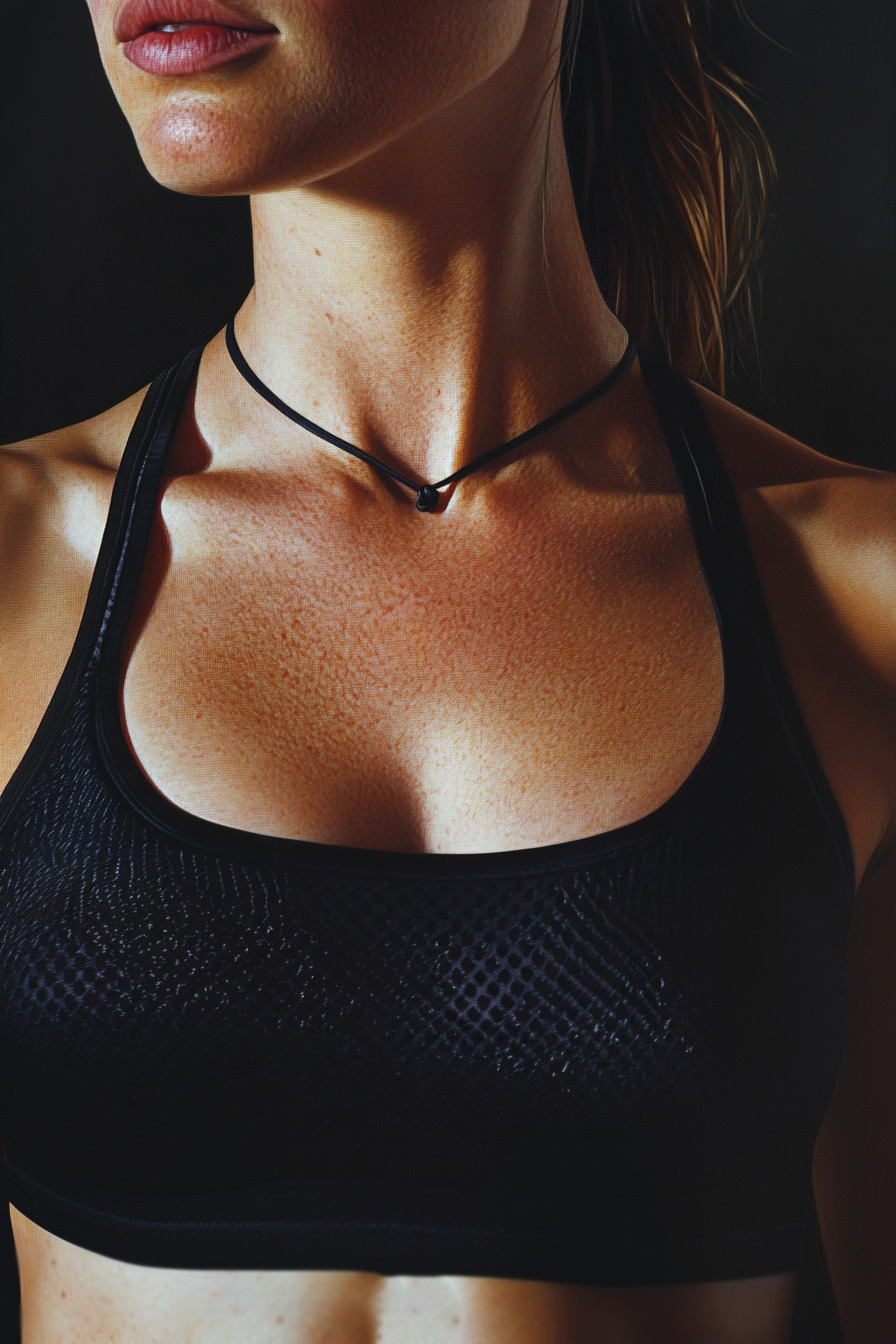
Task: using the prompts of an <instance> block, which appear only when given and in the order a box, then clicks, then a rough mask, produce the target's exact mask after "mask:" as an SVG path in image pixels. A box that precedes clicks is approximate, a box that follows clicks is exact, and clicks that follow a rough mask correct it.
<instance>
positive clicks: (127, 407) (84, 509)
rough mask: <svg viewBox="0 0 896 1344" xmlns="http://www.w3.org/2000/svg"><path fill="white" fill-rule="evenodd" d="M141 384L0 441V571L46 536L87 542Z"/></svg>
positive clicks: (31, 555) (26, 557) (33, 554)
mask: <svg viewBox="0 0 896 1344" xmlns="http://www.w3.org/2000/svg"><path fill="white" fill-rule="evenodd" d="M145 392H146V389H145V388H142V389H141V390H140V391H139V392H135V393H134V394H133V395H131V396H129V397H126V398H125V399H124V400H123V401H120V402H118V403H117V404H116V405H114V406H111V407H109V408H108V409H107V410H105V411H103V412H101V413H100V414H99V415H96V416H92V417H91V418H90V419H87V420H83V421H80V422H78V423H77V424H72V425H66V426H64V427H63V428H61V429H55V430H51V431H49V432H48V433H44V434H37V435H35V436H34V437H32V438H27V439H21V440H19V441H17V442H15V443H5V444H0V572H2V573H3V574H5V575H7V576H9V575H10V573H11V572H14V571H15V570H20V569H21V568H22V566H23V565H26V564H30V563H34V561H35V560H36V559H37V552H38V551H39V550H40V548H41V546H43V545H45V544H46V543H47V542H48V541H49V540H51V539H52V540H53V541H54V542H55V543H56V544H57V545H61V546H62V547H63V549H65V548H67V547H68V546H69V545H71V546H73V547H74V549H75V550H81V549H84V548H85V547H87V548H88V549H89V542H88V538H89V537H91V536H93V535H95V533H96V527H95V524H96V523H97V522H98V521H99V524H100V532H101V531H102V519H101V517H100V516H101V515H102V518H104V516H105V507H106V506H107V504H108V499H109V495H110V493H111V487H112V482H113V481H114V478H115V473H116V471H117V470H118V466H119V464H120V462H121V456H122V453H123V451H124V446H125V443H126V442H127V438H128V434H129V432H130V429H131V426H132V425H133V422H134V419H135V418H136V415H137V412H138V411H139V409H140V404H141V402H142V400H143V397H144V395H145ZM4 587H5V588H7V590H8V584H5V585H4Z"/></svg>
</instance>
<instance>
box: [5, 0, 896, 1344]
mask: <svg viewBox="0 0 896 1344" xmlns="http://www.w3.org/2000/svg"><path fill="white" fill-rule="evenodd" d="M747 8H748V11H749V14H750V17H751V18H752V20H753V21H754V23H755V24H756V25H758V27H759V28H760V29H761V30H762V32H761V33H758V32H756V31H755V30H751V29H749V28H745V27H743V26H742V25H740V24H738V23H735V22H734V20H733V19H732V16H731V5H730V0H716V3H715V5H714V17H713V23H712V31H713V35H714V38H715V41H716V43H717V45H718V46H719V48H720V49H721V51H722V53H723V54H724V55H725V56H727V57H728V59H729V61H730V63H731V64H732V65H733V66H734V68H735V69H737V70H738V71H739V72H740V73H742V74H744V75H746V76H747V77H748V78H749V79H750V80H751V81H752V82H753V84H754V85H755V86H756V97H755V98H754V102H753V105H754V108H755V110H756V111H757V113H758V115H759V117H760V119H761V121H762V123H763V125H764V127H765V129H766V131H767V133H768V135H769V137H770V139H771V142H772V145H773V148H774V150H775V153H776V155H777V158H778V162H779V167H780V181H779V183H778V185H777V186H776V188H775V189H774V192H773V205H772V219H771V221H770V227H769V235H768V243H767V249H766V257H765V260H764V262H763V266H762V296H763V297H762V304H761V314H760V323H759V352H760V353H759V363H758V365H756V364H755V363H754V364H753V365H752V366H751V367H750V368H749V371H748V372H747V373H744V372H740V373H739V374H738V377H737V379H736V381H734V382H733V383H732V385H731V387H730V388H729V391H728V395H729V397H730V399H731V400H732V401H734V402H736V403H737V404H739V405H741V406H743V407H744V408H745V409H746V410H748V411H751V412H752V413H753V414H755V415H758V416H760V417H761V418H762V419H764V420H767V421H769V422H770V423H772V424H774V425H776V426H778V427H780V428H781V429H784V430H786V431H787V432H788V433H790V434H793V435H795V436H796V437H797V438H798V439H801V440H803V441H804V442H806V443H809V444H811V446H812V447H814V448H817V449H819V450H821V451H822V452H825V453H828V454H830V455H831V456H833V457H838V458H842V459H844V460H847V461H853V462H858V463H863V464H866V465H869V466H885V467H888V468H890V469H893V468H894V466H896V456H894V448H893V445H894V442H896V434H894V430H896V379H894V376H893V375H894V367H896V365H894V358H893V356H894V344H896V341H894V335H896V324H894V311H896V306H894V291H896V247H894V221H896V208H894V198H896V189H894V188H896V173H894V168H893V163H894V159H896V155H894V141H896V135H894V120H896V115H894V106H893V99H892V89H893V86H894V70H893V55H892V53H893V50H894V43H893V38H894V26H896V25H894V19H893V14H894V9H893V6H892V4H891V0H865V2H864V3H863V4H862V5H860V6H856V7H855V8H853V9H851V10H849V11H848V12H847V11H846V10H844V8H843V6H842V5H834V4H824V3H822V4H819V3H817V0H789V3H788V4H786V5H784V6H781V5H780V3H779V0H747ZM3 36H4V40H3V43H2V44H0V47H2V70H0V74H2V77H3V86H2V87H3V94H2V108H3V117H2V131H0V134H2V171H3V185H4V188H5V192H4V212H3V225H4V227H3V247H2V249H0V377H2V383H0V441H3V442H9V441H11V440H14V439H17V438H22V437H27V436H30V435H32V434H36V433H39V432H41V431H43V430H48V429H54V428H58V427H59V426H62V425H66V424H71V423H74V422H76V421H78V420H81V419H84V418H86V417H87V416H89V415H94V414H96V413H97V412H99V411H101V410H104V409H106V408H107V407H108V406H110V405H112V404H113V403H115V402H117V401H120V400H121V399H122V398H123V397H125V396H127V395H129V394H130V393H131V392H133V391H135V390H136V389H137V388H139V387H141V386H143V385H144V384H145V383H147V382H149V380H150V379H151V378H152V377H153V376H154V375H155V374H156V373H157V372H159V371H160V370H161V369H162V368H165V367H167V366H168V365H169V364H171V363H173V362H174V361H175V360H176V359H178V358H179V357H180V356H181V355H182V354H183V353H185V352H186V350H188V349H189V348H191V347H192V346H193V345H195V344H197V343H199V342H200V341H204V340H206V339H208V338H209V337H210V336H211V335H212V334H213V333H214V332H215V331H216V330H217V329H218V328H219V327H221V326H222V325H223V323H224V321H225V320H226V318H227V316H228V315H229V314H230V313H231V312H232V311H233V310H234V309H235V308H236V307H237V306H238V305H239V303H240V302H241V300H242V298H243V296H244V295H245V293H246V291H247V290H248V288H249V286H250V284H251V281H252V271H251V258H250V255H249V246H248V243H249V239H248V210H247V204H246V202H245V200H243V199H220V200H206V199H198V198H191V197H186V196H178V195H175V194H174V193H172V192H169V191H166V190H165V189H164V188H162V187H159V186H158V185H157V184H156V183H154V182H153V181H152V179H151V178H150V177H149V176H148V174H147V173H146V171H145V170H144V168H143V167H142V165H141V163H140V160H139V158H138V156H137V153H136V150H135V148H134V144H133V141H132V138H131V135H130V132H129V130H128V128H127V125H126V123H125V121H124V119H123V118H122V116H121V113H120V112H119V110H118V107H117V105H116V103H115V100H114V98H113V96H112V93H111V91H110V89H109V88H108V86H107V84H106V81H105V77H104V75H103V73H102V69H101V66H100V62H99V57H98V55H97V52H96V47H95V44H94V40H93V34H92V30H91V27H90V23H89V19H88V15H87V7H86V4H85V3H84V0H41V3H40V4H27V5H26V4H23V5H19V6H12V5H9V6H6V7H5V10H4V33H3ZM61 1120H62V1118H61ZM4 1312H5V1313H6V1315H5V1317H4V1315H3V1313H4ZM16 1319H17V1275H16V1266H15V1254H14V1248H13V1245H12V1239H11V1232H10V1229H9V1223H8V1217H7V1216H6V1215H5V1214H4V1213H2V1212H0V1340H2V1341H4V1344H5V1341H6V1340H10V1341H14V1340H17V1339H18V1329H17V1326H16V1324H15V1321H16ZM841 1338H842V1337H841V1335H840V1332H839V1328H838V1326H837V1323H836V1311H835V1309H834V1306H833V1299H832V1296H831V1292H830V1285H829V1282H828V1280H827V1275H826V1271H825V1269H824V1259H823V1253H822V1252H821V1249H820V1244H819V1246H818V1249H817V1254H816V1257H815V1259H814V1261H813V1263H812V1264H811V1265H810V1266H808V1267H807V1269H806V1271H805V1273H804V1274H802V1275H801V1277H800V1280H799V1292H798V1301H797V1310H796V1320H795V1324H794V1332H793V1341H794V1344H797V1341H799V1344H839V1341H840V1339H841Z"/></svg>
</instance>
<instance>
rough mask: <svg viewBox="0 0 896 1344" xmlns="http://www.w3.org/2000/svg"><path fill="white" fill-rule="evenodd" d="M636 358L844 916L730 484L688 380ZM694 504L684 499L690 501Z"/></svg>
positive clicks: (818, 790)
mask: <svg viewBox="0 0 896 1344" xmlns="http://www.w3.org/2000/svg"><path fill="white" fill-rule="evenodd" d="M639 361H640V363H641V367H642V370H643V372H644V377H645V380H646V382H647V384H648V387H649V388H650V389H651V392H652V395H653V400H654V405H655V407H656V409H657V413H658V415H659V417H660V419H661V420H662V421H663V422H664V423H663V429H664V432H665V434H666V441H667V443H668V444H669V450H670V452H671V453H672V455H673V457H674V458H675V460H676V463H677V466H678V469H679V474H680V476H681V479H682V485H683V488H684V490H685V496H686V498H688V496H689V495H690V496H692V497H696V496H697V495H698V494H699V495H700V496H701V497H702V499H703V502H704V509H703V510H700V509H692V513H691V521H692V525H693V530H694V537H695V542H696V544H697V547H698V550H699V551H700V555H701V560H702V562H703V564H704V569H705V573H706V576H707V584H708V587H709V589H710V592H711V593H712V594H713V596H714V598H715V600H716V601H717V604H718V610H719V617H720V624H721V626H722V632H723V638H727V639H728V641H729V647H732V648H734V647H735V646H736V648H737V663H738V672H739V673H740V675H742V676H744V677H746V678H748V679H749V678H757V679H758V678H761V679H762V680H763V682H764V684H765V687H766V690H767V692H768V694H769V696H770V698H771V701H772V703H773V704H774V705H775V706H776V708H777V712H778V715H779V718H780V721H781V723H782V724H783V726H784V728H785V730H786V732H787V733H788V735H789V737H790V742H791V746H792V748H793V750H794V753H795V755H796V757H797V759H798V760H799V762H800V764H801V766H802V769H803V771H804V773H805V775H806V778H807V780H808V782H809V784H810V786H811V788H812V790H813V791H814V793H815V797H816V800H817V802H818V805H819V807H820V808H821V810H822V812H823V814H824V815H825V817H826V819H827V822H828V825H829V827H830V829H831V832H832V835H833V839H834V842H835V847H836V849H837V851H838V854H839V857H840V869H841V871H840V876H841V881H842V889H843V891H844V894H845V898H846V901H847V902H848V909H845V910H844V917H845V918H847V919H848V918H849V916H850V914H851V908H852V901H853V897H854V894H855V885H856V872H855V859H854V856H853V852H852V842H851V840H850V837H849V832H848V830H847V827H846V822H845V820H844V817H843V813H842V810H841V808H840V805H839V803H838V802H837V799H836V797H835V795H834V793H833V790H832V789H831V786H830V783H829V781H828V778H827V775H826V773H825V771H824V769H823V768H822V765H821V761H820V760H819V757H818V753H817V752H816V749H815V745H814V743H813V741H812V738H811V736H810V734H809V729H808V726H807V724H806V721H805V719H804V717H803V713H802V710H801V708H800V705H799V701H798V700H797V698H796V694H795V692H794V689H793V683H792V682H791V679H790V675H789V673H788V671H787V667H786V664H785V662H784V658H783V654H782V652H781V646H780V644H779V641H778V637H777V634H776V633H775V628H774V625H773V624H772V619H771V613H770V611H769V606H768V602H767V600H766V596H765V592H764V590H763V587H762V581H761V579H760V576H759V570H758V568H757V565H756V559H755V556H754V553H753V548H752V545H751V543H750V538H749V533H748V532H747V527H746V523H745V522H744V516H743V512H742V510H741V507H740V504H739V503H738V499H737V494H736V491H735V488H734V485H733V483H732V481H731V478H730V476H729V474H728V471H727V469H726V467H725V464H724V462H723V461H722V458H721V455H720V453H719V450H718V447H717V445H716V443H715V438H714V435H713V433H712V430H711V428H710V426H709V422H708V420H707V418H706V413H705V411H704V409H703V406H702V404H701V402H700V400H699V397H698V395H697V393H696V391H695V390H694V387H693V385H692V383H691V382H690V380H689V379H688V378H686V377H685V376H684V375H683V374H681V373H679V372H677V371H676V370H674V369H673V368H672V367H671V366H670V365H668V364H665V363H663V362H662V361H660V360H657V359H654V358H650V357H648V356H645V355H643V354H639ZM693 502H694V499H693V498H691V499H689V500H688V503H689V506H690V505H691V504H692V503H693Z"/></svg>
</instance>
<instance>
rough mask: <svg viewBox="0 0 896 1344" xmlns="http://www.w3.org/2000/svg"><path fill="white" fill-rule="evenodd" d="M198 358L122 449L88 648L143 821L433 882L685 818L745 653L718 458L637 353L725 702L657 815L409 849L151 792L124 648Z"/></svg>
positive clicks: (728, 724)
mask: <svg viewBox="0 0 896 1344" xmlns="http://www.w3.org/2000/svg"><path fill="white" fill-rule="evenodd" d="M201 354H202V348H201V347H199V348H197V349H196V350H193V351H191V352H190V354H189V355H187V356H186V357H185V359H184V360H183V361H182V362H181V364H180V365H179V366H177V367H176V369H173V370H169V371H168V373H169V374H173V375H174V376H173V377H172V378H171V380H170V383H169V386H168V387H167V388H166V389H163V388H156V386H155V384H154V385H153V387H152V388H151V389H150V391H149V392H148V393H147V400H148V401H149V402H150V408H149V409H150V410H151V411H155V414H154V415H152V414H151V415H150V422H151V423H150V424H149V425H141V424H140V423H139V418H138V422H135V425H134V428H133V430H132V433H131V436H130V438H129V440H128V444H127V447H126V450H125V456H126V457H127V458H128V459H132V458H134V457H135V454H134V451H133V450H134V448H135V446H136V445H137V444H139V443H141V442H143V443H145V441H146V440H147V439H150V440H151V442H150V447H149V451H143V452H140V453H137V454H136V459H137V461H136V462H135V465H137V466H138V480H137V482H136V484H135V488H134V490H133V507H132V511H131V517H130V519H129V520H128V523H127V534H126V536H125V540H124V544H123V546H122V550H121V562H120V567H119V574H118V576H117V578H116V583H115V585H114V588H113V593H112V596H111V598H110V602H109V609H108V610H107V613H106V621H105V622H104V626H103V630H102V633H101V637H100V640H99V642H98V645H97V648H96V650H95V652H94V657H95V659H96V665H97V668H96V670H97V695H96V699H95V704H94V722H95V729H96V734H97V741H98V746H99V750H100V755H101V758H102V761H103V764H104V766H105V768H106V771H107V773H108V775H109V777H110V779H111V781H112V783H113V785H114V786H115V788H116V789H117V790H118V792H119V793H121V794H122V795H123V796H124V797H125V798H126V800H127V801H128V802H129V803H130V805H131V806H132V807H134V808H135V809H136V810H137V811H138V812H139V813H140V814H141V816H143V818H144V819H145V820H146V821H148V822H150V823H151V824H152V825H153V826H155V827H158V828H159V829H160V830H162V831H164V832H165V833H166V834H168V835H169V836H173V837H174V838H176V839H178V840H180V841H183V842H186V843H188V844H197V845H200V846H202V847H203V848H206V849H211V850H214V851H216V852H220V853H222V854H225V853H226V854H231V855H234V854H235V855H241V856H243V857H249V856H257V857H258V858H264V859H268V860H273V861H279V862H285V863H293V862H299V863H301V864H302V865H309V864H312V865H315V866H318V867H333V868H337V869H340V870H349V869H353V868H354V869H364V870H370V869H376V870H381V871H389V872H413V873H418V874H419V875H421V876H433V877H436V876H440V877H450V876H464V875H468V874H472V873H491V872H494V873H497V872H504V873H507V872H513V873H524V872H543V871H544V870H545V869H552V868H556V869H562V868H566V867H568V866H570V865H575V864H581V863H582V862H584V861H587V860H588V859H591V858H599V857H601V856H603V855H607V856H609V855H611V854H616V853H619V852H620V851H622V850H625V849H627V848H629V847H637V846H639V845H642V844H644V843H645V842H649V841H651V840H653V839H654V838H656V837H658V836H662V835H663V834H665V833H666V832H667V831H668V828H669V827H670V825H672V824H673V823H674V822H675V821H676V820H677V819H678V817H679V816H680V815H681V813H682V812H683V811H684V810H685V809H686V808H687V807H688V806H689V805H690V804H691V803H692V802H693V801H694V800H696V798H697V797H698V796H700V795H701V794H702V793H703V791H704V789H705V787H706V786H707V784H709V783H710V782H711V778H712V776H713V774H714V772H715V768H716V766H717V763H718V761H719V760H720V758H721V757H722V756H723V755H724V751H723V748H724V746H725V744H726V741H727V739H728V738H729V737H730V735H731V731H732V725H733V724H735V723H736V722H737V719H738V709H739V707H740V704H741V702H742V699H743V690H744V671H745V669H744V657H745V650H744V649H743V641H742V639H740V638H738V629H737V622H736V620H735V617H734V612H733V610H732V598H733V593H732V592H731V591H730V585H729V584H726V582H725V580H726V578H727V577H728V576H729V575H730V570H729V569H728V568H727V567H726V565H725V564H723V562H722V556H721V554H720V549H719V540H720V538H719V536H718V520H717V519H716V518H714V517H713V514H712V510H711V508H710V505H709V499H710V497H711V494H712V489H711V486H712V482H710V481H709V480H707V479H706V477H707V470H706V461H705V459H706V453H707V448H708V450H709V452H710V453H712V454H713V455H715V453H716V450H715V448H714V445H713V444H712V443H709V444H707V445H706V446H705V447H704V451H703V454H702V455H701V456H702V457H703V459H704V460H703V462H702V463H700V462H698V460H697V456H696V455H695V451H694V445H693V440H694V438H695V426H691V430H690V433H688V432H687V430H686V428H685V425H684V424H683V417H682V414H681V411H682V409H683V408H682V407H681V406H680V405H678V406H673V405H671V404H670V399H669V391H668V389H667V388H664V387H663V385H662V383H661V382H660V381H659V380H660V378H661V373H662V371H661V370H660V369H659V368H658V367H657V366H656V365H655V364H653V362H652V361H649V360H647V359H645V357H644V355H643V353H642V352H640V351H639V358H638V364H639V367H640V368H641V369H642V371H643V374H644V376H645V381H646V382H647V385H648V389H649V391H650V395H651V400H652V403H653V407H654V411H655V413H656V415H657V418H658V420H659V423H660V425H661V428H662V432H663V436H664V440H665V443H666V447H667V450H668V452H669V455H670V457H671V459H672V462H673V465H674V468H675V472H676V476H677V479H678V482H679V486H680V488H681V492H682V495H683V497H684V501H685V506H686V512H687V516H688V520H689V530H690V536H691V541H692V544H693V545H694V546H695V549H696V552H697V557H698V560H699V563H700V568H701V572H702V574H703V579H704V583H705V584H706V588H707V591H708V594H709V596H710V599H711V601H712V607H713V612H714V616H715V624H716V630H717V632H718V638H719V645H720V651H721V661H722V703H721V707H720V710H719V715H718V718H717V720H716V725H715V728H714V730H713V733H712V735H711V737H710V739H709V741H708V742H707V744H706V746H705V747H704V750H703V752H702V754H701V755H700V757H699V758H698V760H697V762H696V763H695V764H694V766H693V767H692V768H691V770H690V771H689V772H688V774H687V775H686V776H685V778H684V779H683V780H682V782H681V783H680V784H679V785H678V786H677V788H676V789H675V790H674V791H673V793H671V794H670V795H669V796H668V797H667V798H665V799H664V800H663V801H662V802H661V803H660V804H658V806H657V807H655V808H653V809H651V810H650V811H649V812H647V813H645V814H643V815H642V816H640V817H637V818H634V819H633V820H632V821H629V822H625V823H623V824H622V825H620V826H616V827H612V828H610V829H609V830H606V831H599V832H596V833H594V834H591V835H586V836H577V837H574V838H573V839H571V840H563V841H558V842H555V843H551V844H547V845H536V846H528V847H522V848H515V849H506V850H492V851H442V850H435V851H432V850H413V851H408V850H392V849H368V848H363V847H359V846H353V845H340V844H329V843H326V842H324V841H317V840H310V839H304V838H301V837H294V836H284V835H277V834H267V833H265V832H259V831H252V830H248V829H243V828H241V827H236V826H231V825H228V824H226V823H223V822H218V821H213V820H211V819H209V818H206V817H203V816H201V815H199V814H197V813H193V812H190V811H189V810H188V809H186V808H183V807H180V806H179V805H178V804H177V803H174V802H173V801H172V800H170V799H168V798H166V797H165V795H164V794H163V793H161V791H160V790H158V789H157V788H156V786H155V785H154V784H153V783H152V782H151V781H150V780H149V779H148V777H147V776H146V775H145V774H144V773H143V770H142V769H141V767H140V765H139V763H138V761H137V759H136V758H135V756H134V755H133V753H132V752H131V749H130V747H129V745H128V742H127V737H126V732H125V729H124V726H123V722H122V718H123V712H122V704H121V699H122V697H121V690H120V687H121V662H122V651H123V644H124V636H125V632H126V629H127V625H128V618H129V615H130V612H131V609H132V606H133V601H134V598H135V595H136V591H137V586H138V584H139V581H140V578H141V573H142V568H143V561H144V557H145V553H146V549H147V546H148V543H149V534H150V527H151V522H152V516H153V512H154V510H155V508H156V506H157V500H158V493H159V487H160V485H161V480H162V476H163V467H164V460H165V457H166V456H167V452H168V449H169V448H170V445H171V443H172V441H173V439H174V435H175V432H176V429H177V425H178V423H179V420H180V415H181V413H182V410H183V406H184V404H185V401H186V398H187V393H188V391H189V388H190V387H191V386H192V384H193V382H194V380H195V377H196V374H197V371H198V366H199V360H200V358H201ZM669 372H671V371H669ZM674 379H675V382H677V384H678V389H677V390H678V391H679V393H684V392H685V389H686V395H687V394H689V396H690V398H692V399H693V401H694V402H695V403H696V397H695V396H694V393H693V391H692V389H690V386H689V384H687V380H685V379H683V378H682V377H681V375H674ZM157 381H158V380H157ZM682 384H684V386H682ZM154 393H155V395H153V394H154ZM698 409H699V407H698ZM704 437H706V434H704ZM122 465H124V457H123V459H122ZM719 469H720V467H719V468H718V469H717V470H719ZM716 474H717V473H716Z"/></svg>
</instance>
